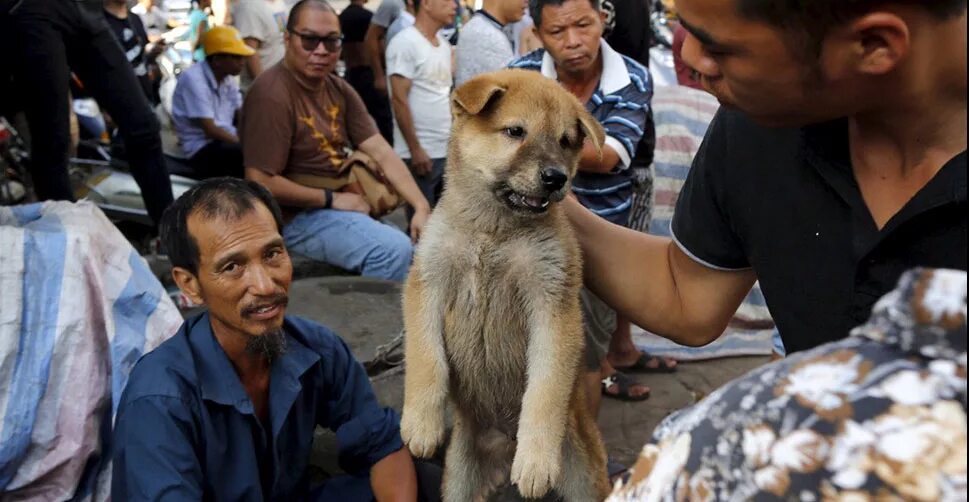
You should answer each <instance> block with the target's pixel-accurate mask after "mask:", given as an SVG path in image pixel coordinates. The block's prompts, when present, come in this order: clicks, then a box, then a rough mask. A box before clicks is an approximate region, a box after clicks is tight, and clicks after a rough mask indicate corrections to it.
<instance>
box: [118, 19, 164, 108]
mask: <svg viewBox="0 0 969 502" xmlns="http://www.w3.org/2000/svg"><path fill="white" fill-rule="evenodd" d="M104 19H105V20H107V22H108V26H109V27H110V28H111V31H112V32H113V33H114V38H115V39H117V40H118V43H120V44H121V49H122V50H123V51H124V54H125V58H126V59H127V60H128V64H130V65H131V68H132V69H133V70H134V71H135V76H136V77H138V82H140V83H141V87H142V89H144V91H145V96H147V97H148V99H149V100H151V102H152V103H154V104H157V103H158V98H157V93H156V92H155V87H154V75H153V71H152V67H153V66H154V64H155V59H156V58H158V55H159V54H161V53H162V51H163V50H165V45H164V42H162V41H159V42H156V43H153V44H149V43H148V32H147V31H146V30H145V25H144V23H142V22H141V18H140V17H138V16H136V15H134V14H132V12H131V10H130V9H128V2H127V1H126V0H105V2H104Z"/></svg>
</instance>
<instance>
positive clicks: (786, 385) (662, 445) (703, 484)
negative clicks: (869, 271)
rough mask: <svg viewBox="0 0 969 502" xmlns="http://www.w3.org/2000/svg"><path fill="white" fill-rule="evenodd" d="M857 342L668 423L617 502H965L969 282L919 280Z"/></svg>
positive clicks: (810, 354)
mask: <svg viewBox="0 0 969 502" xmlns="http://www.w3.org/2000/svg"><path fill="white" fill-rule="evenodd" d="M851 334H852V336H850V337H849V338H847V339H845V340H841V341H838V342H833V343H829V344H825V345H822V346H820V347H818V348H816V349H814V350H811V351H807V352H802V353H798V354H796V355H793V356H791V357H788V358H787V359H785V360H783V361H779V362H777V363H774V364H770V365H767V366H764V367H762V368H759V369H757V370H755V371H753V372H751V373H749V374H747V375H746V376H744V377H742V378H740V379H737V380H734V381H733V382H731V383H729V384H727V385H725V386H724V387H722V388H720V389H718V390H717V391H716V392H714V393H713V394H711V395H710V396H708V397H707V398H706V399H704V400H703V401H701V402H699V403H697V404H696V405H695V406H693V407H691V408H687V409H684V410H681V411H679V412H677V413H676V414H674V415H672V416H670V417H668V418H667V419H666V420H664V421H663V423H661V424H660V425H659V427H657V429H656V432H655V434H654V439H653V442H651V443H649V444H647V445H646V446H645V447H644V448H643V451H642V453H641V454H640V457H639V460H638V461H637V463H636V465H635V466H634V467H633V469H632V472H631V475H630V478H629V480H628V481H627V482H626V483H625V484H619V485H617V487H616V490H615V491H614V492H613V494H612V496H611V497H610V498H609V500H610V501H614V502H618V501H630V500H642V501H647V500H648V501H680V500H690V501H708V500H751V499H752V500H777V499H783V500H806V501H815V500H843V501H849V500H851V501H854V500H858V501H862V500H898V499H905V500H966V272H964V271H952V270H927V269H915V270H912V271H909V272H907V273H906V274H905V275H903V276H902V278H901V280H900V281H899V285H898V287H897V288H896V289H895V290H894V291H892V292H891V293H889V294H887V295H885V296H884V297H883V298H882V299H881V300H879V302H878V303H877V304H876V305H875V307H874V309H873V311H872V316H871V318H870V319H869V321H868V323H867V324H864V325H862V326H860V327H858V328H855V329H854V330H853V331H852V333H851Z"/></svg>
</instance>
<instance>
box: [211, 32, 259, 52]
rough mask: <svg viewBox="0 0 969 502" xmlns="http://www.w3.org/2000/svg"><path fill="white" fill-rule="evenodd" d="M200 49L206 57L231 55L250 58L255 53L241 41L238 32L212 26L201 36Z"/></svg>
mask: <svg viewBox="0 0 969 502" xmlns="http://www.w3.org/2000/svg"><path fill="white" fill-rule="evenodd" d="M202 48H203V49H204V50H205V55H206V56H211V55H213V54H232V55H234V56H251V55H253V54H255V53H256V51H254V50H253V49H252V47H249V46H248V45H246V43H245V42H243V41H242V37H240V36H239V32H238V31H236V29H235V28H233V27H231V26H213V27H212V28H209V31H206V32H205V33H203V34H202Z"/></svg>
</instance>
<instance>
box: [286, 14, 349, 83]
mask: <svg viewBox="0 0 969 502" xmlns="http://www.w3.org/2000/svg"><path fill="white" fill-rule="evenodd" d="M293 32H295V33H293ZM293 32H287V33H286V35H285V38H286V63H287V65H288V66H289V68H290V69H291V70H293V71H295V72H297V73H299V74H300V75H302V76H303V77H304V78H307V79H310V80H319V79H322V78H323V77H325V76H327V75H329V74H330V73H331V72H332V71H333V69H334V68H336V63H337V61H339V60H340V52H341V49H340V48H336V49H334V50H329V49H327V48H326V46H327V45H328V44H327V43H325V42H323V43H319V44H317V45H316V47H315V48H313V49H312V50H307V49H306V48H305V47H304V41H303V39H306V40H312V39H313V38H317V39H319V38H323V39H335V38H337V37H340V35H341V31H340V19H339V18H338V17H337V16H336V14H334V13H333V12H330V11H328V10H324V9H320V8H313V7H307V8H304V9H302V11H301V12H299V19H298V20H297V22H296V25H295V26H294V27H293Z"/></svg>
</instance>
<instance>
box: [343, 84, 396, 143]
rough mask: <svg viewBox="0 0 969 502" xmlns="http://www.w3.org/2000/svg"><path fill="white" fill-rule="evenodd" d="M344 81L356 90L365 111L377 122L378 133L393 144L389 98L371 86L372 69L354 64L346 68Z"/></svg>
mask: <svg viewBox="0 0 969 502" xmlns="http://www.w3.org/2000/svg"><path fill="white" fill-rule="evenodd" d="M346 81H347V83H348V84H350V86H351V87H353V90H355V91H357V94H359V95H360V99H362V100H363V104H364V105H367V112H369V113H370V116H371V117H373V119H374V121H375V122H377V129H379V130H380V135H381V136H383V137H384V139H386V140H387V143H390V144H391V145H393V144H394V118H393V115H392V114H391V113H390V100H389V99H388V98H387V95H386V94H381V93H380V92H379V91H377V89H375V88H374V86H373V70H372V69H370V67H369V66H355V67H353V68H349V69H347V78H346Z"/></svg>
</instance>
